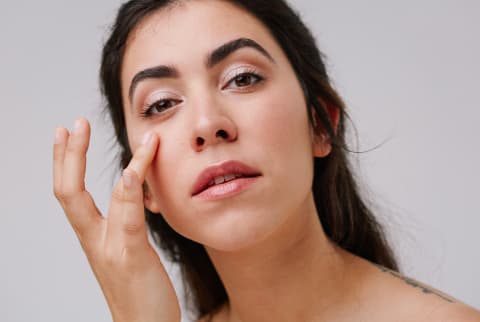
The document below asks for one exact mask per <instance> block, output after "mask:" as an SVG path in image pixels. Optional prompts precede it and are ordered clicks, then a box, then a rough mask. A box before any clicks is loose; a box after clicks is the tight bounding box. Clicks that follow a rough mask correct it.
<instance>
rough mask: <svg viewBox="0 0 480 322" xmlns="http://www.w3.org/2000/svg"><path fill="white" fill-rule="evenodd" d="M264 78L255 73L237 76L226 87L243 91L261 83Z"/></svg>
mask: <svg viewBox="0 0 480 322" xmlns="http://www.w3.org/2000/svg"><path fill="white" fill-rule="evenodd" d="M262 80H263V78H262V77H261V76H259V75H256V74H253V73H242V74H240V75H237V76H235V77H234V78H233V79H232V80H231V81H230V82H229V83H228V84H227V86H226V87H230V88H234V89H235V88H236V89H242V88H246V87H250V86H253V85H255V84H257V83H259V82H261V81H262Z"/></svg>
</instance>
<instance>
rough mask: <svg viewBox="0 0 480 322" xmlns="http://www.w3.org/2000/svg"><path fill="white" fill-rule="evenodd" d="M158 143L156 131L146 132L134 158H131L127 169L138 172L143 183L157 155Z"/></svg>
mask: <svg viewBox="0 0 480 322" xmlns="http://www.w3.org/2000/svg"><path fill="white" fill-rule="evenodd" d="M158 144H159V139H158V136H157V135H156V134H155V133H152V132H150V133H147V134H145V136H144V137H143V140H142V144H141V145H140V146H139V147H138V149H137V151H135V153H134V155H133V157H132V160H130V163H129V164H128V166H127V169H129V170H133V171H134V172H135V173H136V174H137V176H138V179H139V181H140V183H143V181H144V180H145V173H146V172H147V169H148V168H149V166H150V164H151V163H152V161H153V158H154V157H155V153H156V151H157V148H158Z"/></svg>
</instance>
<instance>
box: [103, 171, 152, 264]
mask: <svg viewBox="0 0 480 322" xmlns="http://www.w3.org/2000/svg"><path fill="white" fill-rule="evenodd" d="M107 241H108V243H109V244H110V247H114V248H116V249H117V250H118V251H124V250H125V249H128V250H135V251H140V250H142V249H145V246H146V245H148V237H147V229H146V223H145V215H144V203H143V189H142V182H141V181H140V179H139V177H138V176H137V174H136V172H135V171H133V170H131V169H128V168H127V169H125V170H124V171H123V174H122V178H121V180H120V182H119V183H118V185H117V187H116V188H115V191H114V193H113V196H112V206H111V210H110V214H109V220H108V227H107ZM117 246H121V247H117ZM118 255H121V254H118Z"/></svg>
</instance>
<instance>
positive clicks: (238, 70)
mask: <svg viewBox="0 0 480 322" xmlns="http://www.w3.org/2000/svg"><path fill="white" fill-rule="evenodd" d="M245 73H251V74H256V75H258V76H260V77H262V78H266V76H265V73H263V72H262V71H260V69H259V68H258V67H255V66H252V65H245V64H243V65H236V66H234V67H233V68H230V69H228V70H227V72H226V73H224V74H223V75H222V77H221V78H220V85H219V87H220V88H224V87H225V86H226V85H227V84H228V83H229V82H230V81H232V80H233V79H234V78H235V77H237V76H239V75H242V74H245Z"/></svg>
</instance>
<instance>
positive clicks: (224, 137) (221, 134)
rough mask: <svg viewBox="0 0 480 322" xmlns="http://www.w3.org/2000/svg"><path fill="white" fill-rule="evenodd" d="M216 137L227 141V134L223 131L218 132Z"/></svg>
mask: <svg viewBox="0 0 480 322" xmlns="http://www.w3.org/2000/svg"><path fill="white" fill-rule="evenodd" d="M217 137H221V138H222V139H228V133H227V132H226V131H225V130H218V131H217Z"/></svg>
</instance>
